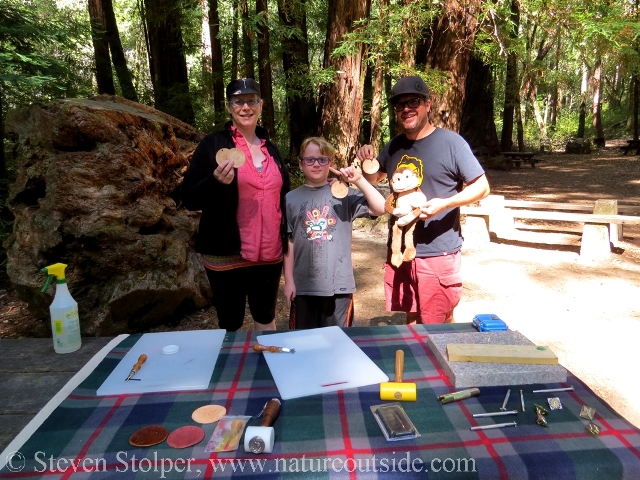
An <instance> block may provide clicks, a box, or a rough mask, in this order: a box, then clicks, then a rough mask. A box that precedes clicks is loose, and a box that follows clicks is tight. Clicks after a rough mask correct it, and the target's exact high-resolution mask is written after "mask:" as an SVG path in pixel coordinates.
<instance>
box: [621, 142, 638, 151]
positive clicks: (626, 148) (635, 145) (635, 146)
mask: <svg viewBox="0 0 640 480" xmlns="http://www.w3.org/2000/svg"><path fill="white" fill-rule="evenodd" d="M620 148H621V149H622V151H623V155H626V154H627V153H629V150H635V151H636V155H640V140H627V144H626V145H625V146H622V147H620Z"/></svg>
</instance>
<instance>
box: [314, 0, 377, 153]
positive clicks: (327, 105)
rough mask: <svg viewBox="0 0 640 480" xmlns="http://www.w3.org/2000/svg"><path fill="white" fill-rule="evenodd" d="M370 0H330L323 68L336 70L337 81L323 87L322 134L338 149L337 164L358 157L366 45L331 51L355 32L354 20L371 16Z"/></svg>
mask: <svg viewBox="0 0 640 480" xmlns="http://www.w3.org/2000/svg"><path fill="white" fill-rule="evenodd" d="M370 9H371V1H370V0H329V24H328V26H327V38H326V42H325V50H324V67H325V68H333V69H334V70H335V71H336V74H335V81H334V82H333V83H331V84H329V85H326V86H325V87H324V88H323V92H322V93H323V97H324V103H323V107H322V115H321V125H322V133H323V135H324V136H325V138H327V139H328V140H329V142H331V143H332V144H333V146H334V147H335V148H336V162H337V164H338V166H343V165H347V164H349V163H350V161H351V160H352V159H353V158H355V153H356V150H357V148H358V134H359V132H360V117H361V115H362V83H363V81H364V79H363V78H362V73H363V70H362V58H363V50H364V46H362V45H361V46H359V48H358V51H357V52H356V53H354V54H353V55H349V56H345V57H340V58H336V57H332V56H331V52H333V50H334V49H335V48H336V47H337V46H338V44H339V43H340V42H341V41H342V39H343V36H344V34H345V33H348V32H350V31H352V29H353V22H354V21H356V20H359V19H361V18H369V12H370Z"/></svg>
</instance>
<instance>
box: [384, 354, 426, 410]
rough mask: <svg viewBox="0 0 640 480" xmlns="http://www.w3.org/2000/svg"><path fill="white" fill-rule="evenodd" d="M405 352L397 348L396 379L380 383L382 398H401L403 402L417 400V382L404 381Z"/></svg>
mask: <svg viewBox="0 0 640 480" xmlns="http://www.w3.org/2000/svg"><path fill="white" fill-rule="evenodd" d="M403 371H404V352H403V351H402V350H396V381H395V382H383V383H381V384H380V400H400V401H403V402H415V401H416V396H417V387H416V384H415V383H412V382H403V381H402V375H403Z"/></svg>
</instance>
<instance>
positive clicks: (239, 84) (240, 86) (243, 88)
mask: <svg viewBox="0 0 640 480" xmlns="http://www.w3.org/2000/svg"><path fill="white" fill-rule="evenodd" d="M245 93H253V94H255V95H258V96H260V84H259V83H258V82H256V81H255V80H254V79H253V78H240V79H238V80H234V81H232V82H231V83H229V85H227V100H228V99H230V98H231V97H232V96H233V95H244V94H245Z"/></svg>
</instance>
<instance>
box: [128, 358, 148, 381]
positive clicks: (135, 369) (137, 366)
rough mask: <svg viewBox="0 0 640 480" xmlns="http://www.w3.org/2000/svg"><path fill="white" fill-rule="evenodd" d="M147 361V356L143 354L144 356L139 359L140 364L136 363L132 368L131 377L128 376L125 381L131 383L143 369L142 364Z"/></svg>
mask: <svg viewBox="0 0 640 480" xmlns="http://www.w3.org/2000/svg"><path fill="white" fill-rule="evenodd" d="M146 361H147V356H146V355H145V354H144V353H143V354H142V355H140V356H139V357H138V363H136V364H135V365H134V366H133V367H132V368H131V372H129V376H127V378H125V381H129V380H131V379H132V378H133V376H134V375H135V374H136V373H137V372H138V370H140V367H142V364H143V363H144V362H146Z"/></svg>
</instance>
